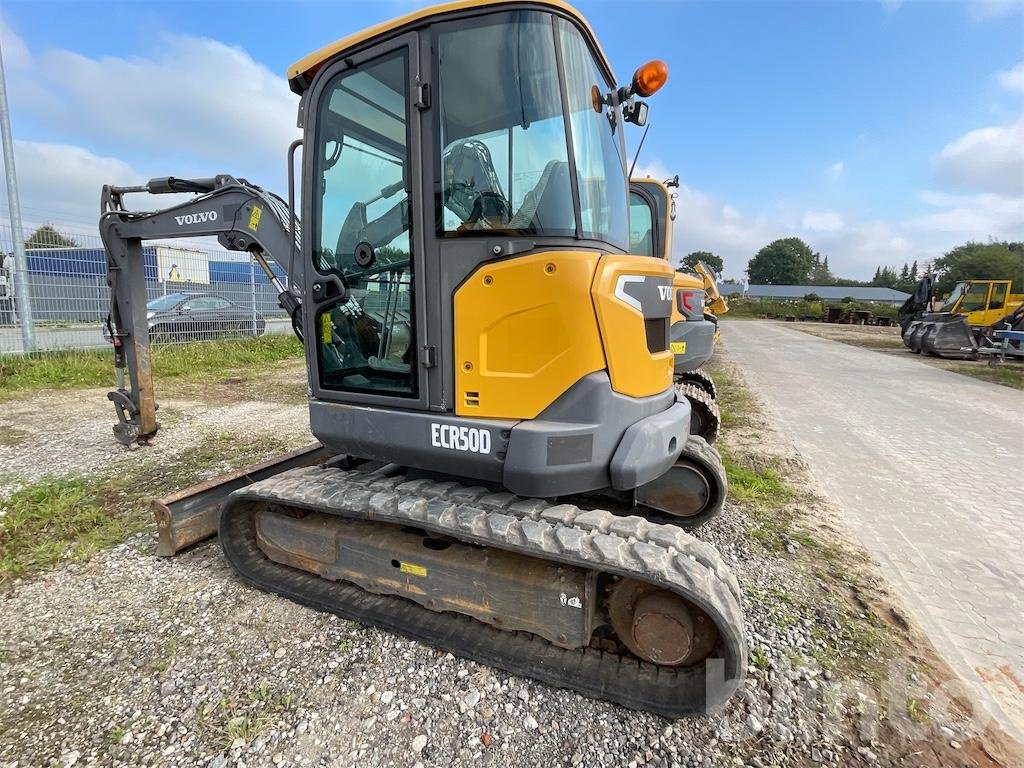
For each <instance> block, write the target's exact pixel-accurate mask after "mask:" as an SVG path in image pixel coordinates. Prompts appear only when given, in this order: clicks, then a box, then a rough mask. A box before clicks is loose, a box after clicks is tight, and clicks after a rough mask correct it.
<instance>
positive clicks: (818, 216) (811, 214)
mask: <svg viewBox="0 0 1024 768" xmlns="http://www.w3.org/2000/svg"><path fill="white" fill-rule="evenodd" d="M843 226H844V224H843V217H842V216H840V215H839V214H838V213H836V212H835V211H807V212H806V213H805V214H804V216H803V219H802V221H801V227H802V228H803V229H806V230H808V231H810V232H838V231H839V230H841V229H842V228H843Z"/></svg>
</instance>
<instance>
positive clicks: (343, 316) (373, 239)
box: [303, 33, 427, 408]
mask: <svg viewBox="0 0 1024 768" xmlns="http://www.w3.org/2000/svg"><path fill="white" fill-rule="evenodd" d="M418 67H419V65H418V52H417V35H416V34H415V33H411V34H406V35H403V36H401V37H399V38H397V39H395V40H393V41H389V42H387V43H384V44H381V45H378V46H374V47H373V48H370V49H368V50H366V51H365V52H363V53H360V54H358V55H354V56H350V57H346V58H345V59H344V60H343V61H338V62H335V63H334V64H332V65H331V66H329V67H328V68H326V69H325V70H324V71H323V72H321V73H320V74H318V75H317V79H316V81H315V82H314V84H313V87H312V89H311V91H310V100H309V104H308V107H307V109H306V115H307V126H306V140H305V144H304V146H305V150H304V152H305V154H304V159H303V162H304V174H303V178H304V185H305V186H304V192H305V194H304V200H303V206H304V216H303V221H304V222H309V223H310V225H311V226H309V228H308V229H307V232H305V233H304V236H303V241H304V251H305V253H304V256H305V258H306V259H307V266H308V265H310V264H311V265H312V267H313V269H311V270H310V269H307V270H306V283H307V290H306V293H305V295H306V296H307V297H310V299H309V300H307V301H305V302H304V304H303V312H304V323H305V327H306V328H307V329H309V330H308V331H307V333H308V336H309V337H310V338H309V342H310V343H307V345H306V349H307V357H308V362H309V367H310V371H311V374H312V375H311V377H310V378H311V386H312V389H313V395H314V397H317V398H321V399H324V400H336V401H342V402H354V403H377V404H387V405H396V406H399V407H404V408H410V407H413V408H415V407H424V405H425V403H426V399H427V391H426V389H427V386H426V377H425V375H424V366H423V365H422V360H421V353H420V348H421V346H422V345H423V344H424V338H423V329H424V327H425V325H424V322H423V320H422V315H423V310H422V307H421V306H420V305H421V304H422V303H423V302H420V301H418V297H419V287H420V286H421V285H422V273H423V259H422V252H423V247H422V242H421V237H422V235H421V229H422V227H421V226H420V220H421V213H420V212H421V194H420V189H419V183H418V181H419V170H418V167H419V161H420V154H421V153H420V149H419V147H420V140H421V139H420V115H419V110H418V109H417V108H416V106H415V104H414V100H413V92H414V90H415V89H414V87H413V85H414V84H415V83H416V82H417V78H418Z"/></svg>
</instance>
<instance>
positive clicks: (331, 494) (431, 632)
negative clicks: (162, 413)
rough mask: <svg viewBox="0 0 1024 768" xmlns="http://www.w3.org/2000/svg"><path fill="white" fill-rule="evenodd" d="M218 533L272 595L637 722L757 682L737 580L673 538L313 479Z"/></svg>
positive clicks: (294, 483)
mask: <svg viewBox="0 0 1024 768" xmlns="http://www.w3.org/2000/svg"><path fill="white" fill-rule="evenodd" d="M219 533H220V542H221V545H222V547H223V548H224V553H225V556H226V557H227V559H228V561H229V562H230V563H231V564H232V565H233V566H234V568H235V569H236V570H237V571H238V573H239V575H240V576H241V577H242V578H243V579H244V580H246V581H248V582H250V583H251V584H253V585H255V586H257V587H259V588H260V589H264V590H266V591H269V592H274V593H277V594H280V595H283V596H285V597H288V598H290V599H292V600H295V601H297V602H299V603H303V604H305V605H308V606H310V607H313V608H315V609H318V610H322V611H330V612H333V613H336V614H338V615H340V616H343V617H345V618H348V619H352V620H355V621H359V622H362V623H364V624H368V625H373V626H378V627H381V628H383V629H385V630H388V631H391V632H396V633H399V634H402V635H406V636H408V637H411V638H413V639H415V640H419V641H422V642H425V643H428V644H430V645H433V646H436V647H438V648H441V649H444V650H447V651H450V652H452V653H454V654H457V655H459V656H464V657H467V658H470V659H473V660H475V661H478V662H480V663H483V664H488V665H490V666H494V667H498V668H501V669H504V670H507V671H508V672H511V673H513V674H518V675H523V676H526V677H532V678H535V679H537V680H540V681H541V682H544V683H547V684H550V685H554V686H558V687H563V688H570V689H573V690H576V691H578V692H580V693H582V694H584V695H587V696H591V697H594V698H599V699H607V700H610V701H613V702H616V703H618V704H621V705H623V706H626V707H630V708H633V709H641V710H646V711H650V712H655V713H657V714H661V715H664V716H667V717H678V716H682V715H689V714H695V713H703V712H707V711H710V710H713V709H716V708H717V707H719V706H721V705H722V704H723V703H724V702H725V701H726V700H727V699H728V698H729V697H730V696H731V695H732V694H733V693H734V692H735V691H736V689H737V687H738V686H739V685H740V683H741V681H742V678H743V674H744V671H745V669H746V663H747V658H746V654H747V652H746V646H745V643H744V624H743V615H742V613H741V610H740V605H739V587H738V584H737V582H736V579H735V577H734V576H733V575H732V574H731V573H730V572H729V571H728V569H727V568H726V566H725V565H724V563H723V562H722V560H721V558H720V557H719V555H718V553H717V552H716V551H715V550H714V548H713V547H711V546H710V545H708V544H705V543H703V542H700V541H698V540H697V539H695V538H693V537H692V536H689V535H688V534H686V533H684V532H683V531H682V530H680V529H679V528H677V527H676V526H672V525H658V524H653V523H650V522H648V521H646V520H644V519H643V518H641V517H637V516H629V517H619V516H616V515H613V514H611V513H609V512H606V511H601V510H589V511H584V510H583V509H581V508H579V507H576V506H573V505H569V504H559V505H552V504H550V503H548V502H546V501H543V500H539V499H523V498H520V497H517V496H514V495H512V494H509V493H492V492H491V491H488V490H487V489H485V488H481V487H472V486H465V485H461V484H460V483H457V482H452V481H437V480H431V479H416V480H408V479H407V478H406V476H405V474H404V471H402V470H397V472H396V473H395V474H388V473H385V472H383V471H381V472H378V473H368V472H361V471H359V470H343V469H338V468H335V467H310V468H304V469H296V470H292V471H289V472H285V473H283V474H280V475H276V476H274V477H272V478H269V479H267V480H264V481H260V482H257V483H254V484H252V485H249V486H247V487H245V488H242V489H239V490H237V491H235V492H234V493H232V494H231V496H230V498H229V499H228V501H227V503H226V504H225V507H224V510H223V513H222V514H221V517H220V530H219ZM552 582H553V583H552Z"/></svg>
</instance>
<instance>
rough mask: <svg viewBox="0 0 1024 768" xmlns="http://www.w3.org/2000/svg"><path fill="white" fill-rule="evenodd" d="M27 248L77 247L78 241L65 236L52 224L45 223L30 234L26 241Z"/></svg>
mask: <svg viewBox="0 0 1024 768" xmlns="http://www.w3.org/2000/svg"><path fill="white" fill-rule="evenodd" d="M25 247H26V248H77V247H78V243H77V242H75V241H74V240H72V239H71V238H70V237H65V236H64V235H62V234H61V233H60V232H58V231H57V230H56V229H54V227H53V225H52V224H43V226H41V227H39V229H37V230H36V231H35V232H33V233H32V234H31V235H29V237H28V240H26V241H25Z"/></svg>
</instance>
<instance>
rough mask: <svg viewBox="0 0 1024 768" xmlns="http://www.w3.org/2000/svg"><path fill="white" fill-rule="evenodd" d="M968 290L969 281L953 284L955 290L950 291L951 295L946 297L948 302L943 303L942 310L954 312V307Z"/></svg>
mask: <svg viewBox="0 0 1024 768" xmlns="http://www.w3.org/2000/svg"><path fill="white" fill-rule="evenodd" d="M966 291H967V283H957V284H956V285H955V286H953V290H952V291H950V293H949V297H948V298H947V299H946V303H945V304H943V305H942V309H941V310H939V311H940V312H952V311H953V307H955V306H956V303H957V302H958V301H960V297H961V296H963V295H964V293H965V292H966Z"/></svg>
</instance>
